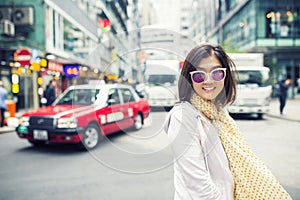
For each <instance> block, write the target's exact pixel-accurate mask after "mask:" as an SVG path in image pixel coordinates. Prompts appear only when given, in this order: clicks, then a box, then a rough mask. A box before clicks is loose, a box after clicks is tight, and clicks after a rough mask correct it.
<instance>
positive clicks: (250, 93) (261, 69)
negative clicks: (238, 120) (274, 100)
mask: <svg viewBox="0 0 300 200" xmlns="http://www.w3.org/2000/svg"><path fill="white" fill-rule="evenodd" d="M229 56H230V57H231V58H232V60H233V61H234V62H235V63H236V70H237V75H238V77H237V81H238V84H237V98H236V101H235V102H234V103H233V104H232V105H229V106H228V107H227V109H228V111H229V113H232V114H256V115H257V117H258V118H260V119H261V118H262V117H263V115H264V114H265V113H267V112H269V109H270V102H271V94H272V86H271V84H270V69H269V68H268V67H265V66H263V64H262V63H263V54H260V53H245V54H234V55H232V54H229ZM251 58H252V60H251ZM238 59H240V60H238ZM243 59H244V60H247V62H246V63H243V62H241V60H243Z"/></svg>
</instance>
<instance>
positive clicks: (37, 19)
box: [0, 0, 130, 108]
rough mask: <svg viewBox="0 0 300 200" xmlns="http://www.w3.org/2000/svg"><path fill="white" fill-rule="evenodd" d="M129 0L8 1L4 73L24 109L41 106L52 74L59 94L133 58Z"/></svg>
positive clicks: (0, 7)
mask: <svg viewBox="0 0 300 200" xmlns="http://www.w3.org/2000/svg"><path fill="white" fill-rule="evenodd" d="M128 5H129V3H128V1H127V0H116V1H111V0H63V1H61V0H44V1H41V0H27V1H23V0H14V1H11V0H2V1H1V3H0V22H1V29H0V30H1V36H0V56H1V62H0V64H1V66H0V78H1V79H2V80H3V81H4V82H5V86H6V88H7V89H8V91H9V92H10V98H11V99H13V98H14V99H18V106H19V108H35V107H38V106H39V99H40V97H41V96H42V92H43V89H44V88H45V86H46V84H47V83H48V82H49V80H50V79H53V78H54V79H55V80H56V81H57V88H56V90H57V91H56V92H57V95H59V94H60V93H61V92H62V91H64V90H65V89H66V88H67V87H68V86H69V85H72V84H80V83H87V82H88V81H89V80H91V79H98V78H99V77H101V74H103V73H105V74H108V75H110V74H112V76H113V77H117V76H118V75H119V74H122V69H124V68H126V67H130V65H129V64H128V61H125V60H124V59H118V58H119V57H120V56H119V52H126V51H127V50H126V49H127V48H128V44H127V40H126V38H127V34H126V32H127V23H128V19H129V18H128V13H127V7H128Z"/></svg>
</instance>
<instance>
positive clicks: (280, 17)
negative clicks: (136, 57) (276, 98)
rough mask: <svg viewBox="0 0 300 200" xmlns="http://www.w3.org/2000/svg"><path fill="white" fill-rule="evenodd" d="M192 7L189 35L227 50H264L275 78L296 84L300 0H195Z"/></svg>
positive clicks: (299, 37)
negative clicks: (219, 45)
mask: <svg viewBox="0 0 300 200" xmlns="http://www.w3.org/2000/svg"><path fill="white" fill-rule="evenodd" d="M193 8H194V9H193V12H192V14H191V15H190V16H191V21H192V22H191V27H190V37H192V38H193V39H194V40H196V41H197V42H205V41H208V42H213V43H218V44H221V45H223V47H224V48H225V49H226V50H227V51H228V52H262V53H264V55H265V59H264V61H265V65H267V66H269V67H270V68H271V70H272V77H273V80H272V81H273V82H276V81H278V80H280V79H283V78H291V79H292V80H293V86H294V87H295V88H296V86H297V80H298V81H299V80H300V79H299V77H300V59H299V56H298V55H299V53H300V1H297V0H286V1H280V0H272V1H271V0H270V1H260V0H224V1H210V0H193ZM298 87H300V86H298ZM296 90H297V89H295V91H296Z"/></svg>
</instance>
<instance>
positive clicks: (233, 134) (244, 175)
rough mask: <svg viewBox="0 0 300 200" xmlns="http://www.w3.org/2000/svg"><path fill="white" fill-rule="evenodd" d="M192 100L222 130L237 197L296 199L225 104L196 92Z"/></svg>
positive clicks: (272, 199) (222, 139) (248, 198)
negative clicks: (249, 141)
mask: <svg viewBox="0 0 300 200" xmlns="http://www.w3.org/2000/svg"><path fill="white" fill-rule="evenodd" d="M191 103H192V105H193V106H195V107H196V108H197V109H198V110H199V112H201V113H202V114H204V115H205V116H206V117H207V118H208V119H210V120H211V121H212V124H213V125H214V127H215V128H216V129H217V130H218V134H219V137H220V139H221V142H222V144H223V147H224V150H225V152H226V155H227V158H228V161H229V167H230V171H231V173H232V175H233V178H234V183H235V186H234V188H235V189H234V199H235V200H285V199H292V198H291V197H290V195H289V194H288V193H287V192H286V191H285V189H284V188H283V187H282V186H281V185H280V183H279V182H278V181H277V180H276V178H275V177H274V175H273V174H272V173H271V171H270V170H269V169H268V168H267V167H266V166H265V165H264V163H263V162H262V161H261V160H260V159H259V158H258V157H257V156H256V155H254V153H253V152H252V151H251V149H250V148H249V146H248V144H247V143H246V141H245V139H244V137H243V135H242V134H241V132H240V130H239V128H238V126H237V124H236V123H235V121H234V120H233V119H232V117H231V116H230V115H229V114H228V113H227V112H225V111H224V109H223V108H222V107H221V106H216V105H214V104H213V103H212V102H211V101H207V100H204V99H202V98H201V97H200V96H198V95H197V94H195V93H193V94H192V96H191Z"/></svg>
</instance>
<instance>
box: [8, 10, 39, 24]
mask: <svg viewBox="0 0 300 200" xmlns="http://www.w3.org/2000/svg"><path fill="white" fill-rule="evenodd" d="M12 21H13V23H14V24H15V25H16V26H19V25H27V26H33V25H34V10H33V7H31V6H22V7H21V6H16V7H14V9H13V13H12Z"/></svg>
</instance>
